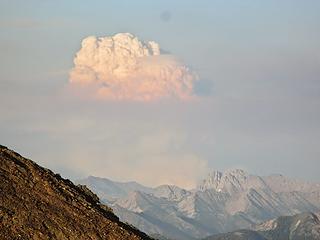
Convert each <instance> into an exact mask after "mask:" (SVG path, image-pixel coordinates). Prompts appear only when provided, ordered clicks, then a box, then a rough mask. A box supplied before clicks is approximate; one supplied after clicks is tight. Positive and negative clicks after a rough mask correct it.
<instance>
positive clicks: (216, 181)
mask: <svg viewBox="0 0 320 240" xmlns="http://www.w3.org/2000/svg"><path fill="white" fill-rule="evenodd" d="M264 185H265V184H264V182H263V180H262V179H261V178H260V177H258V176H254V175H250V174H249V173H247V172H246V171H244V170H242V169H229V170H226V171H225V172H223V173H222V172H219V171H213V172H211V173H210V174H209V175H208V177H207V178H206V179H204V180H203V181H202V183H201V184H199V185H198V187H197V189H198V190H201V191H206V190H209V189H213V190H215V191H217V192H228V193H230V194H232V193H235V192H239V191H245V190H249V189H250V188H251V187H255V186H264Z"/></svg>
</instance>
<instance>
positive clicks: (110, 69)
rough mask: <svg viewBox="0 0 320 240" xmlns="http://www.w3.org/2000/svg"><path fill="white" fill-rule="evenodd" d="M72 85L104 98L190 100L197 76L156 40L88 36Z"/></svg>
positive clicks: (79, 52) (74, 69) (120, 34)
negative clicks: (165, 51) (163, 50)
mask: <svg viewBox="0 0 320 240" xmlns="http://www.w3.org/2000/svg"><path fill="white" fill-rule="evenodd" d="M74 65H75V66H74V68H73V69H72V70H71V72H70V83H71V85H77V86H80V87H81V88H85V89H90V93H91V94H92V95H93V96H94V97H95V98H99V99H105V100H134V101H154V100H158V99H163V98H176V99H181V100H185V99H190V98H192V96H193V83H194V81H196V80H197V77H196V75H195V74H194V73H193V72H192V71H191V70H190V69H189V68H188V67H186V66H185V65H183V64H182V63H181V62H179V61H178V60H177V59H176V58H174V57H173V56H172V55H166V54H162V53H161V50H160V46H159V44H157V43H156V42H152V41H151V42H143V41H140V40H139V39H138V38H137V37H135V36H134V35H132V34H130V33H119V34H116V35H114V36H112V37H99V38H97V37H94V36H91V37H87V38H85V39H84V40H83V41H82V45H81V49H80V50H79V51H78V53H77V55H76V57H75V59H74Z"/></svg>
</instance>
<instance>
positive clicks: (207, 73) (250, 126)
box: [0, 0, 320, 188]
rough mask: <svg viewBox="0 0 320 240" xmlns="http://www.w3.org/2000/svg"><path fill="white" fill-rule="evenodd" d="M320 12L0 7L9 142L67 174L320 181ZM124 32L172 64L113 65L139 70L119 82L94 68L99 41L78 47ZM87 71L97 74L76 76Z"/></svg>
mask: <svg viewBox="0 0 320 240" xmlns="http://www.w3.org/2000/svg"><path fill="white" fill-rule="evenodd" d="M319 12H320V2H319V1H316V0H310V1H298V0H290V1H289V0H283V1H276V0H269V1H249V0H241V1H240V0H237V1H236V0H230V1H216V0H207V1H205V0H199V1H188V0H183V1H182V0H175V1H172V0H170V1H169V0H164V1H147V0H137V1H131V0H130V1H129V0H127V1H124V0H123V1H122V0H121V1H119V0H117V1H116V0H109V1H102V0H101V1H98V0H94V1H85V0H68V1H62V0H56V1H49V0H29V1H23V0H20V1H18V0H0V53H1V54H0V144H2V145H6V146H8V147H10V148H12V149H14V150H16V151H18V152H19V153H20V154H23V155H24V156H27V157H29V158H31V159H33V160H35V161H36V162H37V163H39V164H41V165H43V166H45V167H48V168H51V169H53V170H54V171H56V172H59V173H61V174H62V175H63V176H64V177H68V178H71V179H78V178H82V177H85V176H88V175H94V176H100V177H107V178H110V179H114V180H118V181H129V180H136V181H138V182H140V183H143V184H145V185H148V186H156V185H159V184H177V185H179V186H182V187H186V188H192V187H194V186H195V185H196V183H197V182H198V181H199V180H200V179H202V178H204V177H205V176H206V174H207V173H208V172H209V171H211V170H213V169H217V170H222V171H223V170H226V169H230V168H242V169H244V170H246V171H248V172H250V173H252V174H259V175H269V174H283V175H286V176H289V177H295V178H299V179H306V180H310V181H317V182H319V181H320V177H319V176H320V175H319V168H320V161H319V156H320V141H319V140H320V139H319V138H320V125H319V123H320V78H319V76H320V31H319V29H320V15H319ZM118 33H131V34H132V35H134V36H136V37H137V38H138V40H139V41H140V42H141V43H148V42H149V41H154V42H156V43H157V44H158V45H159V48H161V51H162V55H161V56H160V57H159V56H153V55H157V54H156V52H152V51H151V52H149V53H148V54H149V55H151V56H149V55H148V54H147V55H148V56H147V55H146V56H143V61H142V60H141V59H142V58H141V59H140V58H137V56H136V55H130V57H132V59H133V62H134V63H135V61H136V60H137V59H139V60H138V65H137V66H139V68H136V65H134V67H132V66H131V65H130V64H128V61H127V60H126V59H127V58H126V57H125V58H124V60H123V59H122V60H121V61H119V62H114V63H115V66H121V67H123V68H122V69H124V70H123V71H124V72H126V73H127V71H128V69H129V70H130V71H131V70H132V69H134V70H132V71H134V72H129V73H130V74H127V75H126V76H125V77H123V76H122V75H121V78H119V76H118V75H115V74H113V72H112V74H113V75H112V74H111V75H110V74H109V72H108V71H109V70H106V69H108V68H106V67H107V66H110V63H112V62H110V61H109V62H108V64H105V65H101V66H100V65H99V66H97V67H96V68H95V67H92V64H93V62H92V61H91V60H92V59H93V58H92V59H91V58H90V59H91V60H90V59H89V56H92V55H90V54H91V53H92V51H93V50H92V49H93V48H94V46H95V45H94V44H96V43H94V44H93V43H90V44H91V45H90V44H89V45H86V46H87V47H83V45H81V44H82V41H83V40H84V39H86V38H87V37H89V36H95V37H93V38H90V39H102V38H104V39H108V38H110V37H112V36H115V35H116V34H118ZM97 41H98V40H97ZM119 44H120V43H119ZM88 46H89V47H88ZM146 46H147V45H146ZM148 46H149V45H148ZM101 49H102V48H101ZM94 51H96V50H94ZM97 51H98V50H97ZM103 51H104V50H103V49H102V50H101V52H99V51H98V52H95V53H99V54H98V55H97V56H99V57H101V58H102V60H103V61H104V59H105V58H108V54H107V55H103V54H100V53H102V52H103ZM82 53H83V54H82ZM116 53H117V54H118V52H116ZM121 54H122V53H121ZM121 54H120V55H121ZM120 55H119V56H120ZM78 56H80V57H78ZM117 56H118V55H117ZM121 56H127V55H123V54H122V55H121ZM130 59H131V58H130ZM102 60H101V61H102ZM101 61H100V62H101ZM105 61H106V62H107V60H105ZM123 61H124V62H123ZM79 62H80V63H81V64H80V65H79ZM79 66H80V68H79ZM83 67H85V69H88V68H90V69H91V67H92V68H93V69H94V72H93V73H92V72H90V73H87V72H86V73H85V75H83V76H85V78H81V76H80V75H79V74H75V75H74V74H73V73H74V72H76V73H79V72H80V73H81V74H82V73H83ZM136 69H140V70H139V71H138V70H136ZM90 71H91V70H90ZM123 71H122V72H120V73H123ZM171 71H172V72H171ZM163 72H165V74H164V75H163ZM176 72H179V73H181V72H182V74H181V75H176V74H172V73H176ZM72 74H73V75H72ZM161 74H162V75H161ZM166 74H167V75H166ZM160 75H161V76H162V77H163V79H162V78H160V77H159V76H160ZM83 76H82V77H83ZM88 76H90V78H89V77H88ZM92 76H95V77H94V78H93V77H92ZM169 76H174V77H173V78H170V79H171V80H170V81H171V82H170V83H168V81H167V80H168V78H169ZM181 76H182V77H181ZM184 76H187V77H189V76H192V77H190V78H184ZM79 79H80V80H81V79H86V80H85V81H86V84H85V85H83V86H81V87H80V88H81V89H82V90H81V89H79V88H78V87H76V86H75V85H74V84H73V83H74V82H77V81H78V82H81V81H80V80H79ZM119 79H122V82H121V83H120V81H118V80H119ZM150 79H153V80H152V81H153V82H152V83H150V81H149V80H150ZM186 79H187V80H186ZM72 80H74V81H72ZM95 81H96V82H95ZM161 81H167V83H168V85H166V86H168V87H166V88H163V85H161V84H160V83H161ZM92 82H95V83H94V84H93V85H91V83H92ZM88 83H89V84H88ZM153 83H154V84H153ZM96 84H98V85H99V86H97V85H96ZM150 84H153V85H152V86H153V87H152V88H150V87H148V88H147V90H148V91H147V92H146V91H145V90H146V88H145V86H151V85H150ZM190 84H191V85H190ZM110 86H112V87H110ZM185 86H188V87H185ZM100 88H101V89H100ZM83 89H85V91H83ZM92 89H94V90H92ZM106 89H107V90H108V91H107V92H106V91H105V90H106ZM110 89H111V90H110ZM181 89H183V90H181ZM100 90H103V91H100ZM109 90H110V91H109ZM88 92H90V94H88ZM98 92H99V93H100V92H102V93H103V94H102V95H99V96H103V97H102V98H101V97H97V93H98ZM119 96H122V98H123V99H120V97H119ZM123 96H124V97H123ZM140 96H143V98H140ZM164 96H165V97H164ZM168 96H169V97H168ZM146 100H148V101H146Z"/></svg>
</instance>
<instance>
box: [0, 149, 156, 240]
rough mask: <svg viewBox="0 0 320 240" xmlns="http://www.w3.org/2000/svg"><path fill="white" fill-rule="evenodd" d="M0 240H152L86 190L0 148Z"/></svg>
mask: <svg viewBox="0 0 320 240" xmlns="http://www.w3.org/2000/svg"><path fill="white" fill-rule="evenodd" d="M0 192H1V194H0V239H77V240H79V239H85V240H87V239H110V240H116V239H119V240H120V239H121V240H126V239H141V240H142V239H146V240H148V239H152V238H150V237H148V236H147V235H146V234H144V233H142V232H140V231H139V230H138V229H136V228H134V227H132V226H130V225H128V224H125V223H123V222H121V221H120V220H119V218H118V217H117V216H116V215H115V214H114V213H113V212H112V210H111V209H110V208H109V207H107V206H105V205H103V204H101V203H100V202H99V198H98V197H97V196H96V195H95V194H93V193H92V192H91V191H90V190H89V189H88V188H86V187H85V186H76V185H74V184H73V183H72V182H71V181H70V180H67V179H63V178H62V177H61V176H60V175H59V174H55V173H53V172H52V171H50V170H48V169H45V168H43V167H41V166H39V165H37V164H36V163H35V162H33V161H31V160H28V159H26V158H24V157H22V156H20V155H19V154H17V153H15V152H14V151H12V150H9V149H8V148H6V147H3V146H1V145H0Z"/></svg>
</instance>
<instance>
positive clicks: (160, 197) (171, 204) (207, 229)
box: [77, 169, 320, 240]
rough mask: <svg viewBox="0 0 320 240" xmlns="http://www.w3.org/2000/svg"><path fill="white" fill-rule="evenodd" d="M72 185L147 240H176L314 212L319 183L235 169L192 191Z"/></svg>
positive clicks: (101, 182) (93, 182)
mask: <svg viewBox="0 0 320 240" xmlns="http://www.w3.org/2000/svg"><path fill="white" fill-rule="evenodd" d="M77 182H78V183H80V184H84V185H86V186H88V188H89V189H91V190H92V191H93V192H95V193H96V194H97V195H98V196H99V197H100V199H101V200H102V201H103V202H104V203H107V204H108V205H110V206H111V207H112V209H113V210H114V212H115V213H116V215H118V216H119V218H120V219H121V220H122V221H124V222H128V223H130V224H132V225H133V226H135V227H137V228H139V229H140V230H142V231H144V232H146V233H148V234H150V235H153V236H159V235H162V236H164V237H166V238H170V239H178V240H180V239H188V240H193V239H201V238H205V237H208V236H211V235H213V234H219V233H225V232H231V231H235V230H238V229H252V227H253V226H255V225H256V224H259V223H262V222H265V221H268V220H271V219H274V218H277V217H280V216H292V215H295V214H299V213H303V212H319V211H320V184H319V183H311V182H307V181H302V180H296V179H290V178H287V177H285V176H282V175H270V176H256V175H252V174H249V173H247V172H245V171H243V170H241V169H233V170H227V171H225V172H219V171H213V172H211V173H210V174H209V175H208V176H207V177H206V178H205V179H204V180H203V181H201V182H200V183H199V185H198V186H197V187H196V188H195V189H192V190H186V189H183V188H180V187H178V186H173V185H161V186H158V187H154V188H150V187H146V186H143V185H141V184H139V183H136V182H126V183H121V182H116V181H112V180H109V179H105V178H98V177H93V176H90V177H88V178H85V179H82V180H79V181H77Z"/></svg>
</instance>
